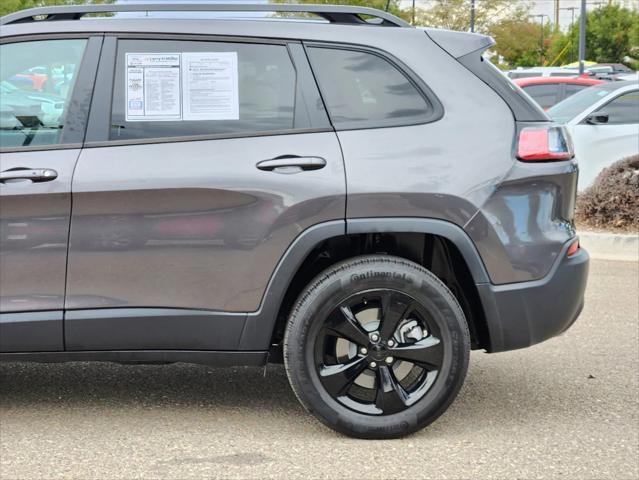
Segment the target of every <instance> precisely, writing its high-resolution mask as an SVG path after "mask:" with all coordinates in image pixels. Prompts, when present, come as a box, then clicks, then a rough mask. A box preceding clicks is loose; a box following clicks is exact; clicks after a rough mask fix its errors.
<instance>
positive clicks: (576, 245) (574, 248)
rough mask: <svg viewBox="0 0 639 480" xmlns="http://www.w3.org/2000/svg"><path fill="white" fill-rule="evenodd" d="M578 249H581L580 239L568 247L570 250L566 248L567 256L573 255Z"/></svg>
mask: <svg viewBox="0 0 639 480" xmlns="http://www.w3.org/2000/svg"><path fill="white" fill-rule="evenodd" d="M578 251H579V240H577V241H575V242H573V244H572V245H570V246H569V247H568V250H566V256H567V257H572V256H573V255H574V254H575V253H577V252H578Z"/></svg>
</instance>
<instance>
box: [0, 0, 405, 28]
mask: <svg viewBox="0 0 639 480" xmlns="http://www.w3.org/2000/svg"><path fill="white" fill-rule="evenodd" d="M117 12H287V13H313V14H315V15H317V16H319V17H322V18H324V19H325V20H327V21H329V22H331V23H337V24H349V25H382V26H390V27H410V26H411V25H410V24H409V23H407V22H405V21H404V20H402V19H401V18H398V17H396V16H395V15H391V14H390V13H387V12H383V11H381V10H377V9H374V8H368V7H351V6H346V5H300V4H285V3H275V4H270V3H269V4H264V3H258V4H246V3H240V4H229V3H224V4H221V3H209V4H207V3H168V2H167V3H138V4H131V3H125V4H106V5H104V4H101V5H95V4H92V5H69V6H58V7H39V8H30V9H28V10H22V11H19V12H15V13H11V14H9V15H5V16H4V17H1V18H0V25H10V24H15V23H27V22H38V21H52V20H78V19H80V18H82V17H83V16H84V15H88V14H92V13H117ZM364 16H369V17H374V18H376V19H377V21H375V20H371V21H368V20H366V19H365V18H363V17H364Z"/></svg>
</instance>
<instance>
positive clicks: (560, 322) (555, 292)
mask: <svg viewBox="0 0 639 480" xmlns="http://www.w3.org/2000/svg"><path fill="white" fill-rule="evenodd" d="M573 241H574V239H573V240H571V241H570V242H568V243H566V244H565V245H564V247H563V249H562V251H561V254H560V255H559V257H558V259H557V261H556V262H555V264H554V265H553V267H552V268H551V270H550V272H549V273H548V275H546V276H545V277H544V278H542V279H539V280H535V281H531V282H520V283H512V284H507V285H493V284H490V283H486V284H479V285H477V289H478V292H479V296H480V299H481V302H482V304H483V307H484V314H485V316H486V323H487V325H488V330H489V335H490V348H488V351H489V352H501V351H505V350H515V349H517V348H524V347H528V346H530V345H534V344H535V343H539V342H543V341H544V340H547V339H549V338H551V337H554V336H556V335H559V334H560V333H562V332H564V331H565V330H567V329H568V328H569V327H570V326H571V325H572V324H573V323H574V321H575V320H576V319H577V317H578V316H579V314H580V313H581V310H582V308H583V305H584V292H585V290H586V283H587V280H588V265H589V261H590V260H589V256H588V252H586V250H584V249H583V248H580V249H579V250H578V251H577V253H575V254H574V255H572V256H571V257H567V256H566V251H567V250H568V247H569V246H570V244H571V243H573Z"/></svg>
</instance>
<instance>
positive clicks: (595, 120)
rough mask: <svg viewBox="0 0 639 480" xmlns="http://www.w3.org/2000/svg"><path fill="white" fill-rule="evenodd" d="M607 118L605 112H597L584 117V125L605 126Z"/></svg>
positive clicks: (607, 115) (608, 116)
mask: <svg viewBox="0 0 639 480" xmlns="http://www.w3.org/2000/svg"><path fill="white" fill-rule="evenodd" d="M609 118H610V115H609V114H607V113H605V112H597V113H593V114H592V115H589V116H588V117H586V123H588V124H589V125H606V124H607V123H608V119H609Z"/></svg>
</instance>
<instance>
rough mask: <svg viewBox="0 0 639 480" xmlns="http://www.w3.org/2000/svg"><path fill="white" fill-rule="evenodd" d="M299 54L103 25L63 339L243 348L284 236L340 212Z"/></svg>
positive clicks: (341, 184)
mask: <svg viewBox="0 0 639 480" xmlns="http://www.w3.org/2000/svg"><path fill="white" fill-rule="evenodd" d="M307 62H308V61H307V59H306V56H305V55H304V50H303V47H302V45H301V44H300V43H296V42H282V41H270V40H263V41H260V40H255V39H252V40H243V39H232V40H226V39H216V38H212V37H206V38H202V37H198V38H192V37H172V38H171V39H166V36H163V39H157V38H150V37H137V38H130V37H129V38H125V37H121V38H115V37H107V38H105V45H104V48H103V55H102V59H101V62H100V69H99V73H98V83H97V85H96V92H100V95H97V96H96V98H95V101H94V104H93V106H92V115H91V120H90V122H89V130H88V134H87V143H86V148H85V149H84V150H83V152H82V154H81V156H80V159H79V161H78V164H77V168H76V171H75V175H74V180H73V192H74V193H73V214H72V221H71V234H70V249H69V269H68V282H67V296H66V309H67V313H66V317H65V332H66V337H65V338H66V346H67V349H71V350H84V349H101V350H108V349H203V350H207V349H211V350H215V349H219V350H225V349H233V348H236V347H237V344H238V341H239V338H240V334H241V332H242V328H243V322H244V317H245V316H244V315H243V314H242V312H253V311H256V310H258V309H259V307H260V304H261V301H262V295H263V294H264V292H265V289H266V286H267V283H268V281H269V279H270V277H271V274H272V273H273V271H274V269H275V267H276V265H277V263H278V261H279V259H280V258H281V257H282V255H283V254H284V252H285V251H286V249H287V248H288V247H289V245H291V243H292V242H293V241H294V240H295V238H296V237H297V236H298V235H299V234H300V233H301V232H302V231H304V230H305V229H307V228H309V227H310V226H312V225H314V224H317V223H321V222H325V221H329V220H335V219H343V218H344V215H345V178H344V166H343V162H342V157H341V151H340V147H339V144H338V140H337V138H336V135H335V133H334V131H333V130H332V128H331V126H330V123H329V121H328V118H327V115H326V112H325V109H324V106H323V104H322V101H321V99H320V96H319V93H318V91H317V87H316V85H315V82H314V80H313V77H312V74H311V71H310V67H309V65H308V63H307ZM111 79H113V85H111V81H112V80H111ZM123 307H126V308H123ZM210 312H219V313H214V314H211V313H210Z"/></svg>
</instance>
